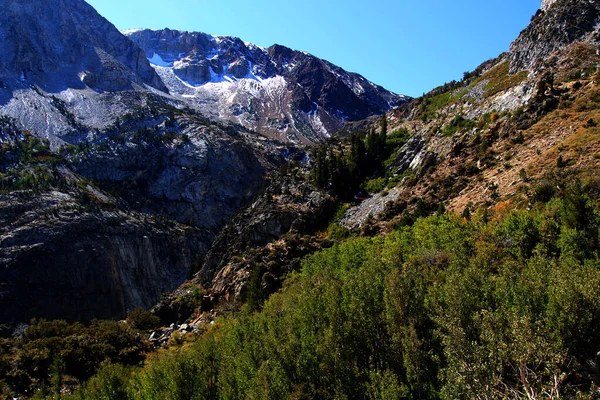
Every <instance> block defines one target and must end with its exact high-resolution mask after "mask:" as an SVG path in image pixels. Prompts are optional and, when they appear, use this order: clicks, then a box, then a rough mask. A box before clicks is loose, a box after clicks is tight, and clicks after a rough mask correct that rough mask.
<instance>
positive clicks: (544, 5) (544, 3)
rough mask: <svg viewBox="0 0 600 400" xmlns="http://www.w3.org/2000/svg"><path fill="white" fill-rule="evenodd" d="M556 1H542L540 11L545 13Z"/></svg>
mask: <svg viewBox="0 0 600 400" xmlns="http://www.w3.org/2000/svg"><path fill="white" fill-rule="evenodd" d="M554 3H556V0H542V11H547V10H548V9H549V8H550V6H551V5H552V4H554Z"/></svg>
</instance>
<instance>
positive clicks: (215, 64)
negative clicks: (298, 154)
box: [124, 29, 410, 144]
mask: <svg viewBox="0 0 600 400" xmlns="http://www.w3.org/2000/svg"><path fill="white" fill-rule="evenodd" d="M124 33H125V34H126V35H127V36H128V37H129V38H130V39H131V40H132V41H133V42H134V43H136V44H137V45H138V46H139V47H140V48H142V49H143V50H144V51H145V53H146V57H147V58H148V59H149V60H150V62H151V63H152V66H153V67H154V69H155V70H156V72H157V73H158V74H159V75H160V76H161V78H162V80H163V82H164V83H165V85H166V86H167V87H168V88H169V92H170V93H171V95H172V96H174V97H175V98H177V99H178V100H181V101H183V102H185V103H187V104H189V105H190V106H192V107H194V108H196V109H198V110H200V112H202V113H203V114H204V115H207V116H209V117H210V118H211V119H216V120H230V121H233V122H236V123H238V124H240V125H243V126H244V127H246V128H248V129H252V130H254V131H256V132H260V133H262V134H264V135H267V136H268V137H271V138H275V139H278V140H281V141H292V142H295V143H304V144H311V143H313V144H314V143H317V142H319V141H321V140H323V139H325V138H327V137H328V136H330V135H331V134H332V133H334V132H336V131H337V130H339V128H341V126H342V125H343V124H344V123H345V122H346V121H357V120H361V119H365V118H367V117H369V116H372V115H381V114H383V113H385V112H387V111H390V110H391V109H392V108H394V107H397V106H399V105H401V104H403V103H406V102H407V101H409V100H410V99H409V98H408V97H406V96H401V95H396V94H394V93H391V92H389V91H387V90H385V89H383V88H382V87H380V86H377V85H375V84H373V83H371V82H369V81H367V80H366V79H365V78H363V77H362V76H360V75H358V74H354V73H349V72H346V71H344V70H343V69H342V68H339V67H337V66H335V65H333V64H331V63H329V62H327V61H324V60H321V59H319V58H316V57H314V56H312V55H310V54H308V53H305V52H299V51H294V50H291V49H289V48H287V47H284V46H279V45H274V46H271V47H269V48H268V49H265V48H262V47H258V46H255V45H253V44H251V43H247V42H243V41H242V40H241V39H238V38H234V37H220V36H211V35H208V34H204V33H197V32H181V31H174V30H170V29H164V30H156V31H155V30H148V29H144V30H130V31H125V32H124Z"/></svg>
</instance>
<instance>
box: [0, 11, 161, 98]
mask: <svg viewBox="0 0 600 400" xmlns="http://www.w3.org/2000/svg"><path fill="white" fill-rule="evenodd" d="M0 7H1V8H2V13H1V14H0V54H2V58H1V59H0V76H2V77H3V78H16V79H19V80H28V81H30V82H32V83H35V84H37V85H39V86H41V87H43V88H45V89H46V90H49V91H60V90H63V89H65V88H68V87H71V88H83V87H85V86H89V87H91V88H93V89H97V90H101V91H114V90H124V89H132V88H133V87H134V85H138V86H143V85H149V86H152V87H154V88H156V89H159V90H166V88H165V86H164V85H163V83H162V81H161V80H160V78H159V77H158V75H157V74H156V73H155V72H154V70H153V69H152V68H151V67H150V64H149V63H148V61H147V60H146V58H145V57H144V53H143V51H141V50H140V49H139V48H138V47H137V46H136V45H134V44H133V43H131V41H129V40H128V39H127V38H126V37H125V36H123V35H122V34H121V33H120V32H119V31H118V30H117V29H116V28H115V27H114V26H113V25H112V24H111V23H110V22H108V21H107V20H106V19H104V18H103V17H101V16H100V15H99V14H98V13H97V12H96V11H95V10H94V9H93V8H92V7H91V6H90V5H88V4H87V3H86V2H84V1H82V0H28V1H20V0H18V1H17V0H2V1H0ZM7 75H8V76H7Z"/></svg>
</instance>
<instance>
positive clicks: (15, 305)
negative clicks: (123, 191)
mask: <svg viewBox="0 0 600 400" xmlns="http://www.w3.org/2000/svg"><path fill="white" fill-rule="evenodd" d="M79 194H81V192H79ZM91 196H92V197H94V199H95V200H96V201H97V202H102V203H103V205H104V207H91V208H90V207H89V205H87V206H86V205H84V204H82V202H81V198H80V196H78V193H77V190H75V191H73V190H62V191H57V190H51V191H47V192H43V193H34V192H30V191H20V192H12V193H10V194H3V195H0V221H1V222H2V223H1V224H0V225H1V228H0V265H1V268H0V281H1V282H2V285H1V286H0V309H2V312H1V313H0V324H9V325H14V324H16V323H19V322H28V321H29V319H30V318H34V317H38V318H39V317H43V318H48V319H54V318H61V319H63V318H64V319H68V320H71V321H90V320H91V319H93V318H123V317H124V316H125V315H126V313H127V312H128V311H131V310H133V309H135V308H137V307H144V308H148V307H151V306H152V305H153V304H154V303H156V301H158V299H159V297H160V296H161V294H163V293H165V292H169V291H171V290H173V289H174V288H176V287H177V286H178V285H180V284H181V283H182V282H183V281H185V280H186V279H187V278H188V277H189V272H190V269H191V267H192V265H193V264H194V263H195V262H196V260H197V257H198V255H199V254H202V253H203V252H205V251H206V247H207V237H206V235H205V234H204V233H203V232H201V231H200V230H198V229H195V228H185V227H184V226H182V225H179V224H177V223H173V222H157V221H156V220H155V219H153V218H151V217H149V216H147V215H143V214H140V213H136V212H132V211H124V210H120V209H118V208H115V205H114V204H112V203H113V200H111V199H110V197H109V196H106V195H103V194H101V193H100V192H95V195H94V194H92V195H91ZM96 196H98V197H96ZM109 205H112V207H110V208H108V207H106V206H109Z"/></svg>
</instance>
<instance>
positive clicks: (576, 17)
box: [509, 0, 600, 73]
mask: <svg viewBox="0 0 600 400" xmlns="http://www.w3.org/2000/svg"><path fill="white" fill-rule="evenodd" d="M550 6H552V7H550ZM542 10H544V12H538V14H537V15H536V16H535V17H534V20H533V21H532V23H531V24H530V25H529V26H528V27H527V28H526V29H525V30H524V31H523V32H521V34H520V35H519V37H518V38H517V40H515V41H514V42H513V43H512V45H511V48H510V56H509V58H510V61H511V64H510V71H511V73H517V72H519V71H522V70H532V71H537V70H539V69H540V68H541V67H543V65H542V64H543V63H544V61H546V60H547V59H548V58H549V56H550V55H551V54H552V53H553V52H555V51H558V50H560V49H562V48H564V47H565V46H567V45H569V44H571V43H574V42H580V41H583V42H587V43H590V44H594V45H598V44H599V43H600V30H599V27H600V24H599V22H600V21H599V17H600V4H598V2H596V1H581V0H568V1H564V0H561V1H548V2H543V3H542Z"/></svg>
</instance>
